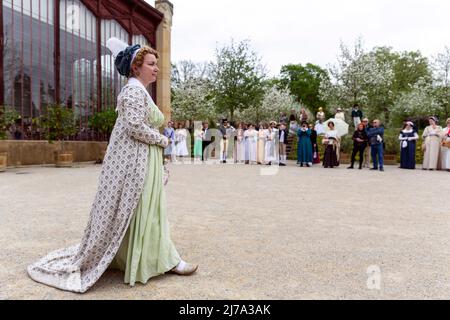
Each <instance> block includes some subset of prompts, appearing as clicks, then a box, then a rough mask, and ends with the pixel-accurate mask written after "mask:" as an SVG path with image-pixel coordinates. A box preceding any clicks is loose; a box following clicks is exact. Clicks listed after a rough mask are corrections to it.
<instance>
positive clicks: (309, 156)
mask: <svg viewBox="0 0 450 320" xmlns="http://www.w3.org/2000/svg"><path fill="white" fill-rule="evenodd" d="M297 136H298V144H297V164H298V165H299V166H301V167H303V166H307V167H311V166H312V162H313V147H312V144H311V130H310V129H309V127H308V123H307V122H303V123H302V126H301V128H300V129H298V131H297Z"/></svg>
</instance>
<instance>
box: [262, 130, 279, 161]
mask: <svg viewBox="0 0 450 320" xmlns="http://www.w3.org/2000/svg"><path fill="white" fill-rule="evenodd" d="M276 125H277V123H276V122H274V121H271V122H270V125H269V127H268V129H267V136H266V144H265V146H264V153H265V154H264V164H266V165H272V164H276V163H278V157H279V152H278V147H279V146H278V143H277V139H276V137H277V135H278V130H277V129H276Z"/></svg>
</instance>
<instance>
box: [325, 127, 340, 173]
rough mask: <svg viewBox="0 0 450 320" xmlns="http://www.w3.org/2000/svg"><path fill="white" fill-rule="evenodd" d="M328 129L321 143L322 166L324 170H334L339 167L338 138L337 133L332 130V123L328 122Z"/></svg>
mask: <svg viewBox="0 0 450 320" xmlns="http://www.w3.org/2000/svg"><path fill="white" fill-rule="evenodd" d="M328 128H329V129H330V130H329V131H327V133H326V134H325V137H324V139H323V140H322V143H323V144H324V145H325V154H324V155H323V166H324V167H325V168H334V167H338V166H339V159H338V156H337V152H338V150H339V143H340V138H339V136H338V132H337V131H336V130H335V128H334V122H332V121H330V122H328Z"/></svg>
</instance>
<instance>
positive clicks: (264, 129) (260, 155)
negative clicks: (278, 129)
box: [256, 123, 269, 164]
mask: <svg viewBox="0 0 450 320" xmlns="http://www.w3.org/2000/svg"><path fill="white" fill-rule="evenodd" d="M268 135H269V126H268V125H267V124H266V123H260V124H259V130H258V144H257V146H256V149H257V156H256V162H257V163H258V164H264V163H265V159H266V140H267V137H268Z"/></svg>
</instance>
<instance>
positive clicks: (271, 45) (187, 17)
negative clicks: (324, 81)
mask: <svg viewBox="0 0 450 320" xmlns="http://www.w3.org/2000/svg"><path fill="white" fill-rule="evenodd" d="M171 2H172V3H173V5H174V17H173V27H172V61H173V62H177V61H180V60H193V61H210V60H212V59H213V58H214V52H215V48H216V46H217V45H219V46H221V45H224V44H227V43H229V42H230V40H231V38H233V39H235V40H243V39H249V40H251V45H252V48H253V49H254V50H255V51H256V52H257V53H258V54H259V56H260V57H261V58H262V61H263V62H264V64H266V65H267V68H268V71H269V72H270V74H272V75H277V74H278V73H279V71H280V67H281V66H282V65H284V64H288V63H303V64H304V63H307V62H311V63H315V64H318V65H321V66H323V67H326V65H327V64H329V63H334V62H335V61H336V56H337V54H338V48H339V43H340V41H341V40H342V41H344V42H345V43H347V44H352V43H353V42H354V40H355V39H356V38H357V37H358V36H362V37H363V38H364V43H365V47H366V48H367V49H371V48H373V47H374V46H382V45H385V46H391V47H393V48H394V49H395V50H398V51H403V50H420V51H422V53H423V54H424V55H426V56H431V55H435V54H436V53H438V52H441V51H443V49H444V47H445V46H450V1H449V0H427V1H425V0H339V1H337V0H308V1H305V0H272V1H268V0H171Z"/></svg>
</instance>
